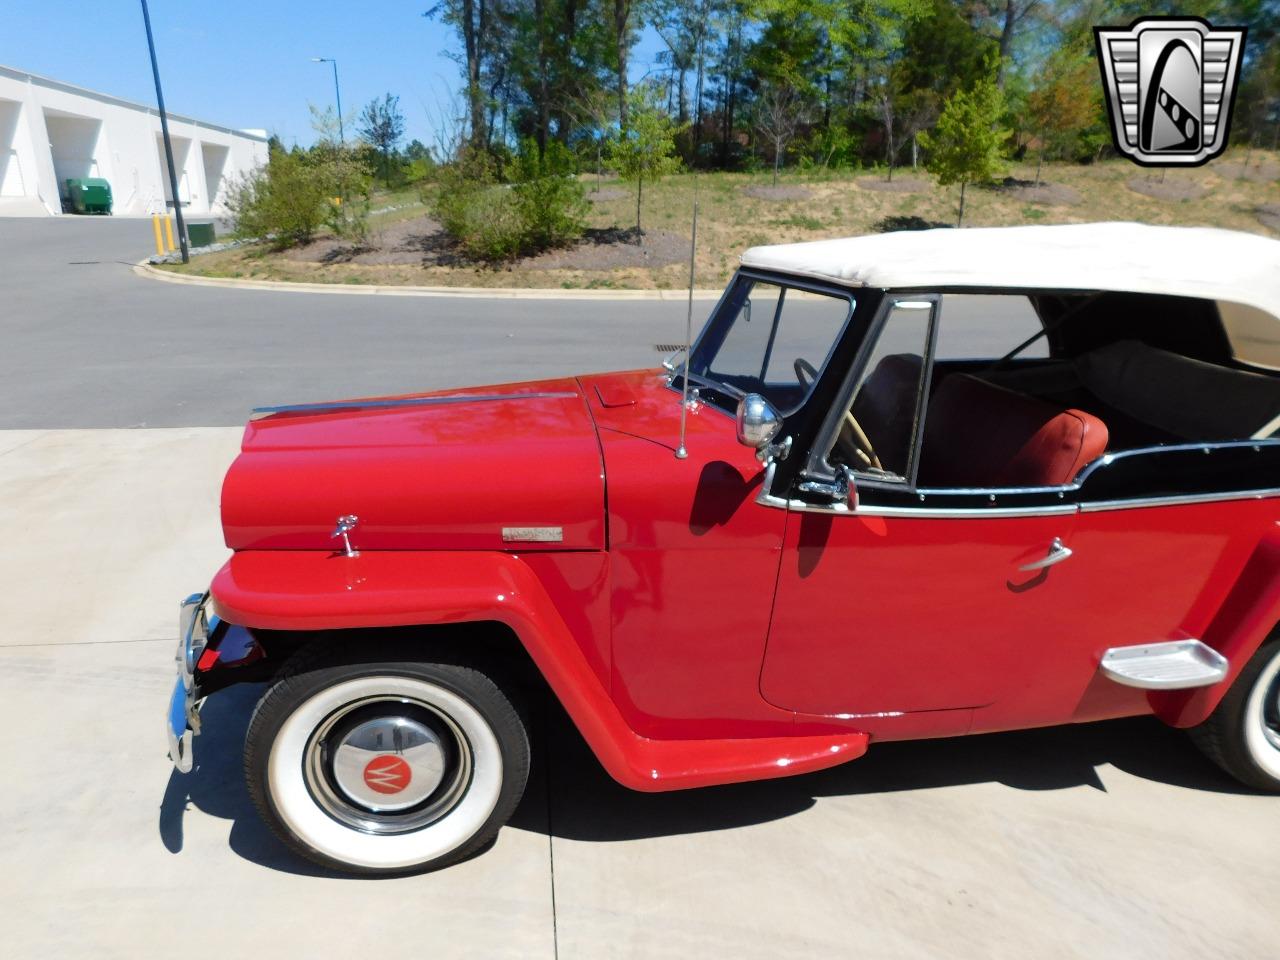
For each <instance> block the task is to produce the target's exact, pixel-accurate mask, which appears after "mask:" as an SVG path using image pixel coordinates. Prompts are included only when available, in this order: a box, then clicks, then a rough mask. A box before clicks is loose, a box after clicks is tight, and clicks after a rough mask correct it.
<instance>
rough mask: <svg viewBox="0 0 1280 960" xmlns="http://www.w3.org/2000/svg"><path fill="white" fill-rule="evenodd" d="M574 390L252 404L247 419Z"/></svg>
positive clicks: (562, 396) (561, 396) (550, 396)
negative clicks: (272, 404) (259, 405)
mask: <svg viewBox="0 0 1280 960" xmlns="http://www.w3.org/2000/svg"><path fill="white" fill-rule="evenodd" d="M576 396H578V394H576V393H568V392H562V393H485V394H480V393H473V394H465V393H455V394H450V395H449V396H445V397H408V398H404V399H398V400H345V401H343V400H339V401H331V402H328V403H287V404H284V405H282V406H278V407H254V408H253V412H252V414H253V415H252V417H251V418H250V419H254V420H256V419H259V418H260V417H266V416H270V415H271V414H273V413H324V412H326V411H330V410H377V409H384V408H388V407H429V406H436V405H438V404H446V403H489V402H493V401H495V400H568V399H570V398H572V397H576Z"/></svg>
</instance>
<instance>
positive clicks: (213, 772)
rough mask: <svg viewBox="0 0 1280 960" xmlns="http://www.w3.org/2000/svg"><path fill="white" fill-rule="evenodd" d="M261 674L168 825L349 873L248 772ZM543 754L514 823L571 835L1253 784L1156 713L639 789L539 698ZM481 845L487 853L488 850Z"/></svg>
mask: <svg viewBox="0 0 1280 960" xmlns="http://www.w3.org/2000/svg"><path fill="white" fill-rule="evenodd" d="M262 690H263V687H262V685H258V684H246V685H244V686H240V687H232V688H230V689H228V690H225V691H223V692H222V693H220V694H219V695H218V696H216V697H211V698H209V700H208V701H206V703H205V706H204V710H203V711H202V717H203V720H204V730H205V732H204V733H203V734H202V735H201V736H199V737H197V738H196V739H195V762H196V765H195V768H194V769H193V770H192V771H191V773H187V774H182V773H178V772H177V771H176V770H175V771H173V772H171V773H170V776H169V782H168V785H167V787H166V789H165V792H164V796H163V799H162V800H161V803H160V815H159V824H158V826H159V833H160V839H161V842H163V843H164V845H165V847H166V849H168V850H169V851H170V852H171V853H175V854H176V853H180V852H181V851H182V848H183V843H184V840H183V830H184V819H185V815H186V813H187V811H188V810H189V809H192V808H194V809H196V810H199V811H201V812H202V813H205V814H208V815H210V816H214V817H218V818H220V819H225V820H229V821H231V833H230V837H229V840H228V843H229V845H230V846H231V849H232V850H233V851H235V852H236V853H237V854H238V855H239V856H241V857H244V858H245V859H246V860H249V861H252V862H253V863H257V864H260V865H261V866H264V867H268V868H270V869H272V870H279V871H282V872H286V873H294V874H299V875H303V876H312V877H336V876H346V875H345V874H338V873H336V872H333V871H327V870H325V869H323V868H321V867H318V866H315V865H313V864H311V863H309V862H308V861H306V860H304V859H302V858H301V857H298V856H296V855H294V854H293V853H292V851H290V850H289V849H288V848H287V847H285V845H284V844H283V843H281V842H280V841H279V840H278V839H276V837H275V836H274V835H273V834H272V833H271V831H270V830H269V829H268V828H267V826H266V825H265V824H264V823H263V822H262V820H261V819H260V818H259V816H258V813H257V811H256V810H255V809H254V807H253V803H252V802H251V801H250V799H249V794H248V791H247V789H246V788H245V784H244V773H243V770H242V767H241V753H242V749H243V746H244V735H245V730H246V729H247V728H248V725H249V718H250V715H251V714H252V712H253V707H254V704H255V703H256V702H257V700H258V698H259V697H260V696H261V694H262ZM532 713H533V716H534V720H535V723H534V730H533V731H532V732H533V739H534V744H535V754H534V764H533V769H532V771H531V773H530V778H529V785H528V788H527V789H526V791H525V798H524V801H523V802H522V803H521V804H520V807H519V808H518V809H517V810H516V812H515V815H514V816H513V817H512V819H511V824H510V825H511V826H512V827H514V828H516V829H519V830H525V831H530V832H536V833H542V834H547V833H552V834H554V836H556V837H561V838H564V839H569V840H582V841H595V842H612V841H622V840H636V839H643V838H648V837H660V836H672V835H678V834H689V833H702V832H708V831H715V830H730V829H733V828H736V827H744V826H751V825H754V824H758V823H765V822H768V821H771V820H778V819H782V818H784V817H789V816H793V815H795V814H798V813H801V812H803V811H804V810H807V809H809V808H810V807H812V806H813V805H814V803H815V802H816V800H817V798H820V797H834V796H844V797H852V796H858V795H864V794H883V793H893V792H898V791H909V790H928V789H934V788H939V787H949V786H960V785H964V784H979V783H1001V784H1004V785H1005V786H1007V787H1010V788H1013V789H1016V790H1062V789H1068V788H1073V787H1081V786H1088V787H1092V788H1094V789H1097V790H1102V791H1105V790H1106V786H1105V784H1104V782H1103V780H1102V778H1101V777H1100V776H1099V773H1098V768H1099V767H1105V766H1110V767H1114V768H1115V769H1117V770H1120V771H1123V772H1124V773H1126V774H1129V775H1132V776H1135V777H1141V778H1143V779H1146V780H1151V781H1153V782H1157V783H1164V784H1168V785H1170V786H1173V787H1179V788H1182V789H1189V790H1203V791H1210V792H1215V793H1224V794H1245V795H1248V794H1252V793H1254V791H1251V790H1249V789H1248V788H1246V787H1243V786H1240V785H1239V784H1237V783H1236V782H1235V781H1234V780H1232V779H1230V778H1229V777H1228V776H1227V775H1226V774H1225V773H1222V772H1221V771H1219V770H1218V768H1217V767H1216V766H1214V765H1213V764H1212V763H1210V762H1209V761H1208V760H1207V759H1205V758H1204V757H1203V756H1201V754H1200V753H1199V752H1198V751H1197V750H1196V749H1195V748H1194V747H1193V746H1192V745H1191V743H1190V742H1189V741H1188V740H1187V738H1186V737H1185V736H1184V735H1183V734H1182V733H1181V732H1179V731H1177V730H1173V729H1170V728H1169V727H1166V726H1164V725H1163V724H1161V723H1160V722H1159V721H1157V720H1155V719H1153V718H1149V717H1145V718H1138V719H1132V720H1110V721H1105V722H1102V723H1093V724H1081V725H1077V726H1065V727H1050V728H1046V729H1041V730H1027V731H1019V732H1015V733H1000V734H984V735H981V736H972V737H958V738H953V739H947V740H920V741H915V742H907V743H883V744H877V745H875V746H873V747H872V748H871V750H869V751H868V753H867V754H866V756H865V757H862V758H861V759H859V760H855V761H853V762H852V763H848V764H845V765H843V766H840V767H835V768H833V769H831V770H826V771H822V772H819V773H811V774H806V775H803V776H798V777H789V778H783V779H778V780H767V781H761V782H757V783H743V784H734V785H731V786H724V787H709V788H705V789H701V790H683V791H677V792H673V793H657V794H645V793H636V792H634V791H631V790H628V789H626V788H625V787H622V786H620V785H618V784H617V783H616V782H614V781H613V780H612V779H611V778H610V777H609V775H608V774H607V773H605V771H604V769H603V768H602V767H601V766H600V765H599V763H598V762H597V761H596V759H595V757H594V756H593V755H592V754H591V751H590V749H589V748H588V747H587V745H586V743H585V742H584V741H583V740H582V738H581V737H580V736H579V734H578V732H577V730H576V729H575V728H574V727H573V724H572V722H571V721H570V720H569V718H568V716H567V715H566V714H565V713H564V711H563V710H562V709H561V708H560V707H559V705H558V704H555V703H553V702H545V703H543V704H541V705H535V709H534V710H533V711H532ZM478 855H479V856H483V855H484V851H480V852H479V854H478Z"/></svg>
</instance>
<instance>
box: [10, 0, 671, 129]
mask: <svg viewBox="0 0 1280 960" xmlns="http://www.w3.org/2000/svg"><path fill="white" fill-rule="evenodd" d="M433 2H434V0H417V2H409V3H404V2H391V3H367V4H357V3H350V2H347V3H338V2H331V0H319V2H316V0H312V2H307V3H303V2H300V0H259V2H256V3H254V2H247V0H216V2H212V3H209V2H206V3H199V4H197V3H191V2H177V0H149V6H150V9H151V25H152V29H153V30H154V32H155V38H156V51H157V54H158V56H159V59H160V75H161V80H162V81H163V83H164V95H165V105H166V106H167V107H168V108H169V109H170V110H172V111H173V112H175V113H182V114H187V115H189V116H193V117H196V118H197V119H200V120H207V121H210V122H213V123H220V124H224V125H226V126H230V127H261V128H265V129H267V130H269V131H273V132H275V133H277V134H279V135H280V137H281V139H283V140H284V142H285V143H286V144H292V143H293V142H294V141H295V140H296V141H297V142H299V143H303V144H307V143H310V142H311V141H312V139H313V138H314V132H313V131H312V129H311V120H310V113H309V111H308V110H307V103H308V102H311V103H314V104H316V105H317V106H319V107H325V106H329V105H331V104H332V103H333V74H332V72H331V67H330V66H329V64H327V63H324V64H322V63H312V62H311V59H310V58H311V57H335V58H337V60H338V70H339V79H340V80H341V83H342V105H343V108H344V113H347V114H350V113H353V112H354V111H356V110H357V109H359V107H360V106H361V105H363V104H365V103H367V102H368V101H369V100H371V99H372V98H373V97H375V96H380V95H381V94H383V93H384V92H387V91H390V92H391V93H393V94H397V95H398V96H399V97H400V107H401V109H402V110H403V111H404V115H405V126H406V140H408V139H412V138H415V137H416V138H418V139H420V140H422V141H423V142H424V143H430V142H431V140H432V135H433V131H434V130H435V129H436V128H437V121H436V120H435V117H436V116H437V115H438V114H439V106H440V104H442V103H443V102H445V100H446V99H447V97H448V94H449V91H451V90H455V89H457V87H458V66H457V64H456V63H454V62H453V61H452V60H450V59H449V58H448V57H447V56H446V55H445V51H446V49H456V48H457V45H456V44H455V43H454V42H453V36H452V32H451V31H450V30H449V29H448V28H446V27H445V26H443V25H442V24H440V23H439V22H437V21H430V20H427V19H425V18H423V16H422V11H423V10H426V9H428V8H429V7H431V6H432V5H433ZM5 7H6V9H5V12H4V21H5V23H4V30H3V31H2V32H0V63H3V64H5V65H6V66H11V67H16V68H18V69H20V70H29V71H31V72H32V73H39V74H44V75H45V76H49V77H53V78H55V79H58V80H63V81H66V82H68V83H74V84H77V85H79V86H82V87H89V88H90V89H93V90H99V91H101V92H103V93H110V94H114V95H115V96H119V97H125V98H127V99H130V100H137V101H140V102H142V103H154V102H155V87H154V85H153V84H152V81H151V66H150V63H149V61H148V60H147V40H146V34H145V32H144V31H143V26H142V12H141V6H140V4H139V3H138V0H107V2H100V3H94V4H87V3H85V2H83V0H79V2H74V3H73V2H69V0H44V2H42V3H38V4H36V3H17V2H11V3H6V4H5ZM355 11H365V12H364V13H363V15H359V16H358V15H357V14H356V13H355ZM371 11H376V13H374V12H371ZM660 47H661V42H660V41H658V40H657V38H656V36H654V35H653V34H652V33H647V34H646V35H645V36H644V37H643V38H642V39H641V42H640V45H639V46H638V47H637V48H636V50H635V52H634V54H633V63H632V68H633V69H632V71H631V72H632V74H633V75H640V74H643V73H644V72H645V71H646V70H648V69H649V68H650V67H651V66H652V65H653V63H654V60H655V57H656V55H657V52H658V50H659V49H660ZM348 135H350V131H349V130H348Z"/></svg>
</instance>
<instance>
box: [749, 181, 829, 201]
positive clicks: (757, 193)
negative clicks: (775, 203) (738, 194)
mask: <svg viewBox="0 0 1280 960" xmlns="http://www.w3.org/2000/svg"><path fill="white" fill-rule="evenodd" d="M742 192H743V193H745V194H746V195H747V196H748V197H755V198H756V199H757V200H808V199H809V198H810V197H812V196H813V191H812V190H810V189H809V188H808V187H796V186H777V187H770V186H766V185H764V184H758V183H753V184H752V185H751V186H749V187H743V188H742Z"/></svg>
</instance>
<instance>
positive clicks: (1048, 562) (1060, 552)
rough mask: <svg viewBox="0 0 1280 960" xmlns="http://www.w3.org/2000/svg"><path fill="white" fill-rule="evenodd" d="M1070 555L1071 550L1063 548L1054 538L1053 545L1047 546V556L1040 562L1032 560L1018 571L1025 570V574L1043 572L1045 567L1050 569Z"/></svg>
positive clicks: (1059, 541) (1060, 542)
mask: <svg viewBox="0 0 1280 960" xmlns="http://www.w3.org/2000/svg"><path fill="white" fill-rule="evenodd" d="M1071 553H1072V550H1071V548H1070V547H1065V546H1063V545H1062V541H1061V540H1059V539H1058V538H1057V537H1054V538H1053V543H1051V544H1049V555H1048V556H1046V557H1045V558H1044V559H1042V560H1033V561H1031V562H1030V563H1024V564H1023V565H1022V566H1020V567H1019V568H1018V569H1019V570H1025V571H1027V572H1031V571H1032V570H1044V569H1045V568H1047V567H1052V566H1053V565H1054V564H1056V563H1061V562H1062V561H1063V560H1066V559H1067V558H1068V557H1070V556H1071Z"/></svg>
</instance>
